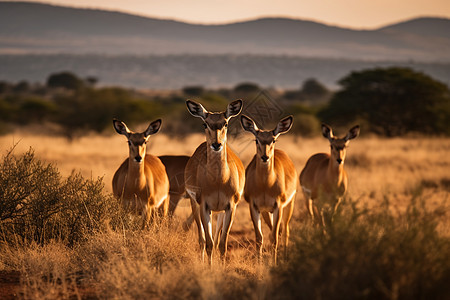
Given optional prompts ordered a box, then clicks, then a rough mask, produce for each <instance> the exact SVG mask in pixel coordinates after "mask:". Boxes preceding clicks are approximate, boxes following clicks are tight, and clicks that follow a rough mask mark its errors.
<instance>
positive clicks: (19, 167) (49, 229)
mask: <svg viewBox="0 0 450 300" xmlns="http://www.w3.org/2000/svg"><path fill="white" fill-rule="evenodd" d="M121 212H122V209H121V206H120V204H119V201H118V200H116V199H114V198H112V197H110V196H107V195H105V194H104V192H103V182H102V179H97V180H85V179H84V178H83V177H82V176H81V175H80V174H72V175H71V176H69V177H68V178H67V179H62V178H61V176H60V174H59V172H58V170H57V169H56V168H55V167H54V166H53V165H51V164H45V163H42V162H41V161H39V160H37V159H36V158H35V156H34V153H33V151H32V150H31V149H30V150H29V151H28V152H26V153H24V154H23V155H20V156H15V155H14V154H13V150H11V151H9V152H8V153H7V154H6V155H5V156H4V157H3V160H2V162H1V163H0V227H1V230H2V233H3V239H4V241H5V242H8V243H10V242H19V243H29V242H37V243H40V244H45V243H48V242H49V241H51V240H54V239H57V240H61V241H63V242H64V243H65V244H69V245H70V244H74V243H75V242H77V241H80V240H81V239H83V238H86V237H87V234H89V233H93V232H96V231H98V230H101V229H102V228H103V227H104V225H105V223H106V222H109V223H111V224H112V225H113V226H116V225H117V224H119V223H120V222H121V216H122V215H121Z"/></svg>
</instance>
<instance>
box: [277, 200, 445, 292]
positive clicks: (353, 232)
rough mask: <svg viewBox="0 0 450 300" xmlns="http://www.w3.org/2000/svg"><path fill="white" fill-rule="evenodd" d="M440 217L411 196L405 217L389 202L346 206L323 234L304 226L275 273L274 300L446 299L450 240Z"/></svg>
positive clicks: (318, 230)
mask: <svg viewBox="0 0 450 300" xmlns="http://www.w3.org/2000/svg"><path fill="white" fill-rule="evenodd" d="M444 218H445V216H443V215H442V212H441V211H439V210H435V211H429V210H427V209H426V206H425V205H424V203H420V202H419V201H416V199H413V201H412V202H411V204H410V206H409V207H408V209H407V211H406V212H405V213H402V214H400V215H399V216H398V215H394V213H393V212H392V209H390V208H389V205H388V204H385V205H383V206H382V207H380V208H379V209H372V210H367V209H360V208H357V207H356V205H355V203H353V202H351V201H350V202H346V203H344V204H343V205H342V209H341V210H340V211H339V212H338V214H337V217H336V219H335V221H334V223H333V224H332V226H331V227H330V228H329V229H328V232H327V234H324V233H323V232H322V230H320V229H319V228H311V227H310V226H305V227H304V228H301V229H299V230H297V232H296V233H294V234H293V235H292V236H293V239H292V240H293V243H292V244H293V247H292V248H291V250H290V256H289V259H288V260H287V261H285V262H282V263H281V264H280V265H279V266H278V267H275V268H274V269H273V271H272V276H273V279H274V286H273V297H274V298H279V299H289V298H292V299H294V298H295V299H445V298H447V297H448V295H450V286H449V285H448V282H449V280H450V238H449V237H448V236H445V235H442V234H440V233H439V231H438V224H439V221H441V220H443V219H444Z"/></svg>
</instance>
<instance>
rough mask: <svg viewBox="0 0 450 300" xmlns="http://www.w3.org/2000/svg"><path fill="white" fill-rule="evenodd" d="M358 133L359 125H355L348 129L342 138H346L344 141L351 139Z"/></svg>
mask: <svg viewBox="0 0 450 300" xmlns="http://www.w3.org/2000/svg"><path fill="white" fill-rule="evenodd" d="M358 135H359V125H356V126H354V127H352V128H351V129H350V130H349V131H348V133H347V135H346V136H345V138H344V140H346V141H349V140H352V139H354V138H356V137H358Z"/></svg>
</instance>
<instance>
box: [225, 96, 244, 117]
mask: <svg viewBox="0 0 450 300" xmlns="http://www.w3.org/2000/svg"><path fill="white" fill-rule="evenodd" d="M241 110H242V100H241V99H239V100H235V101H233V102H231V103H230V104H228V107H227V111H226V112H225V118H226V119H227V120H229V119H230V118H231V117H235V116H237V115H238V114H239V113H240V112H241Z"/></svg>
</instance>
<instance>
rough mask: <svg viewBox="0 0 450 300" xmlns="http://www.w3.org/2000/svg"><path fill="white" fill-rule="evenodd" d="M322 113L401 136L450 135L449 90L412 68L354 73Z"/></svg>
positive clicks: (334, 119) (341, 121)
mask: <svg viewBox="0 0 450 300" xmlns="http://www.w3.org/2000/svg"><path fill="white" fill-rule="evenodd" d="M339 84H340V85H341V86H342V89H341V90H340V91H339V92H337V93H336V94H335V95H334V96H333V98H332V99H331V101H330V104H329V105H328V106H327V107H326V108H325V109H324V110H323V111H321V112H320V113H319V116H320V117H321V118H322V119H323V120H324V121H325V122H330V123H338V124H340V125H348V124H349V123H354V122H356V121H357V120H358V121H363V122H367V125H368V128H366V130H370V131H372V132H376V133H379V134H384V135H387V136H398V135H402V134H405V133H407V132H420V133H426V134H441V133H444V134H450V128H449V126H448V124H450V90H449V88H448V87H447V86H446V85H445V84H443V83H441V82H439V81H437V80H435V79H433V78H431V77H430V76H428V75H426V74H424V73H421V72H417V71H414V70H412V69H410V68H398V67H392V68H386V69H383V68H376V69H370V70H364V71H360V72H352V73H351V74H350V75H348V76H346V77H344V78H343V79H341V80H340V81H339Z"/></svg>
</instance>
